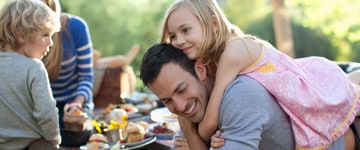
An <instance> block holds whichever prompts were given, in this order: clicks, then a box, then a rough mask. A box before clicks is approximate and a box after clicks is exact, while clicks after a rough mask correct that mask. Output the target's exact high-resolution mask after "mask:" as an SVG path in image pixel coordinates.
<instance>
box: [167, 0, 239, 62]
mask: <svg viewBox="0 0 360 150" xmlns="http://www.w3.org/2000/svg"><path fill="white" fill-rule="evenodd" d="M181 6H186V7H188V8H189V9H190V11H191V13H193V14H194V16H195V17H196V18H197V19H198V20H199V22H200V24H201V25H202V29H203V37H206V38H204V40H203V42H202V43H201V47H200V51H198V52H197V54H196V58H200V59H202V60H203V61H204V62H205V63H206V64H208V63H210V62H211V63H214V65H216V64H217V63H218V61H219V59H220V56H221V54H222V52H223V51H224V48H225V44H226V41H227V39H228V37H229V36H230V35H231V34H234V35H237V36H241V35H243V32H242V31H241V30H240V29H239V28H238V27H237V26H234V25H233V24H231V23H230V21H229V20H228V19H227V18H226V16H225V14H224V12H223V11H222V9H221V8H220V6H219V5H218V3H217V2H216V0H177V1H175V2H174V3H173V4H172V5H171V6H170V7H169V9H168V10H167V11H166V13H165V16H164V19H163V24H162V26H163V30H162V33H161V42H162V43H171V40H170V37H169V28H168V26H167V24H168V19H169V16H170V15H171V13H172V12H173V11H174V10H176V9H177V8H179V7H181ZM214 21H215V23H216V24H217V32H216V33H214V31H215V28H216V27H215V26H214Z"/></svg>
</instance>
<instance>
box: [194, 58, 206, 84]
mask: <svg viewBox="0 0 360 150" xmlns="http://www.w3.org/2000/svg"><path fill="white" fill-rule="evenodd" d="M194 67H195V72H196V75H197V76H198V78H199V79H200V80H201V81H204V80H205V79H206V77H207V70H206V67H205V65H204V63H203V62H202V61H201V60H196V62H195V66H194Z"/></svg>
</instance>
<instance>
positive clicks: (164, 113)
mask: <svg viewBox="0 0 360 150" xmlns="http://www.w3.org/2000/svg"><path fill="white" fill-rule="evenodd" d="M173 115H174V114H172V113H171V112H170V111H169V109H168V108H167V107H163V108H157V109H154V110H152V111H151V112H150V118H151V120H153V121H155V122H165V121H167V122H177V117H169V116H173Z"/></svg>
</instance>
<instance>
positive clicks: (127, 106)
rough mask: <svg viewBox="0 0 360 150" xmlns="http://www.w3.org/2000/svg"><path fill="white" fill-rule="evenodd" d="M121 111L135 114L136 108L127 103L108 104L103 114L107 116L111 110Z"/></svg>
mask: <svg viewBox="0 0 360 150" xmlns="http://www.w3.org/2000/svg"><path fill="white" fill-rule="evenodd" d="M115 108H117V109H123V110H125V111H126V112H128V113H129V112H136V111H137V108H136V107H135V106H134V105H133V104H131V103H127V104H109V105H108V106H107V107H106V108H105V109H104V114H109V113H110V112H111V110H113V109H115Z"/></svg>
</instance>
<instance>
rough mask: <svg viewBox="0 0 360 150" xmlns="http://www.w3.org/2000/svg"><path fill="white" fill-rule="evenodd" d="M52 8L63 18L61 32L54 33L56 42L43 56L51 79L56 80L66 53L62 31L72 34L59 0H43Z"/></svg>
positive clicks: (68, 34)
mask: <svg viewBox="0 0 360 150" xmlns="http://www.w3.org/2000/svg"><path fill="white" fill-rule="evenodd" d="M43 1H44V3H45V4H46V5H48V6H49V7H50V8H51V9H52V10H54V11H55V12H56V13H57V14H58V15H59V16H60V19H61V32H58V33H55V34H54V35H53V37H52V38H53V41H54V44H53V46H52V47H51V48H50V52H49V53H48V55H46V56H45V57H44V58H43V62H44V64H45V67H46V70H47V71H48V74H49V78H50V81H55V80H56V78H57V77H58V76H59V72H60V69H61V62H62V59H63V55H64V47H63V44H62V37H61V36H62V32H65V33H66V35H67V36H69V37H70V38H71V36H70V33H69V31H68V29H67V28H66V23H67V18H68V16H67V15H66V14H62V11H61V5H60V1H59V0H43Z"/></svg>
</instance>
